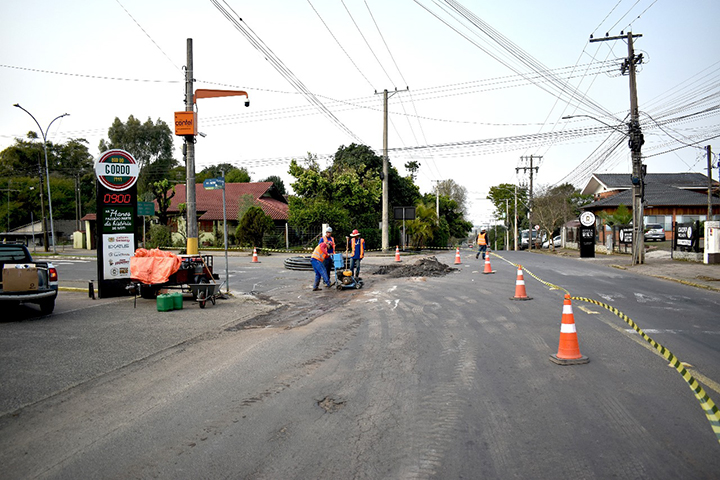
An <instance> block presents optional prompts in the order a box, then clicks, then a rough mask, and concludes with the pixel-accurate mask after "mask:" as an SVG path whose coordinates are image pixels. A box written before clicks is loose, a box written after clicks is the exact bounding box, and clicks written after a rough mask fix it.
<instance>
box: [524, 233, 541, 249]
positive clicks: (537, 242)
mask: <svg viewBox="0 0 720 480" xmlns="http://www.w3.org/2000/svg"><path fill="white" fill-rule="evenodd" d="M532 238H533V248H540V247H541V246H542V242H541V241H540V239H539V238H538V232H537V230H533V232H532ZM526 248H528V231H527V230H523V231H522V232H521V233H520V250H525V249H526Z"/></svg>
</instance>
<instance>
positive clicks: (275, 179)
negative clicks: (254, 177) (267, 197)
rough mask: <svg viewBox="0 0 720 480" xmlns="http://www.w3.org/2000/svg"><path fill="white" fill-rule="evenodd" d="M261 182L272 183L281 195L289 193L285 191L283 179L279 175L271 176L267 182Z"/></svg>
mask: <svg viewBox="0 0 720 480" xmlns="http://www.w3.org/2000/svg"><path fill="white" fill-rule="evenodd" d="M260 181H261V182H272V183H273V184H274V185H275V188H277V189H278V191H279V192H280V194H281V195H286V194H287V192H286V191H285V183H283V181H282V178H280V177H278V176H277V175H270V176H269V177H267V178H266V179H265V180H260Z"/></svg>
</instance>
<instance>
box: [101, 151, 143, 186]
mask: <svg viewBox="0 0 720 480" xmlns="http://www.w3.org/2000/svg"><path fill="white" fill-rule="evenodd" d="M138 172H139V168H138V164H137V162H136V161H135V158H133V156H132V155H130V154H129V153H128V152H126V151H125V150H108V151H107V152H104V153H102V154H101V155H100V158H99V159H98V161H97V163H96V164H95V176H97V179H98V181H99V182H100V183H101V184H102V185H103V186H104V187H105V188H107V189H109V190H115V191H117V192H121V191H123V190H127V189H128V188H130V187H132V186H133V185H135V182H137V179H138Z"/></svg>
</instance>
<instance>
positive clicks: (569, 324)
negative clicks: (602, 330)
mask: <svg viewBox="0 0 720 480" xmlns="http://www.w3.org/2000/svg"><path fill="white" fill-rule="evenodd" d="M550 361H551V362H554V363H557V364H558V365H581V364H583V363H588V362H589V361H590V360H589V359H588V358H587V357H584V356H583V355H581V354H580V346H579V345H578V338H577V331H576V330H575V316H574V315H573V311H572V304H571V303H570V295H567V294H566V295H565V302H564V303H563V311H562V324H561V325H560V344H559V345H558V353H557V354H553V355H550Z"/></svg>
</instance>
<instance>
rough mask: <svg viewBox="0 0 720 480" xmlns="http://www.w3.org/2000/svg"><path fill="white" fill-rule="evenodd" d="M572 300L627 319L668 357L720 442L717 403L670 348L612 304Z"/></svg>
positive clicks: (642, 335)
mask: <svg viewBox="0 0 720 480" xmlns="http://www.w3.org/2000/svg"><path fill="white" fill-rule="evenodd" d="M571 299H572V300H579V301H581V302H587V303H592V304H593V305H597V306H599V307H602V308H604V309H606V310H609V311H611V312H612V313H614V314H615V315H617V316H618V317H620V318H621V319H622V320H624V321H625V323H627V324H628V325H630V327H632V329H633V330H635V331H636V332H637V333H639V334H640V336H641V337H642V338H643V339H645V341H646V342H648V343H649V344H650V345H652V347H653V348H654V349H655V350H657V351H658V352H659V353H660V354H661V355H662V356H663V357H665V359H667V361H668V362H670V365H672V366H673V368H675V370H677V371H678V373H680V375H681V376H682V377H683V379H684V380H685V382H686V383H687V384H688V386H690V389H691V390H692V391H693V393H694V394H695V398H697V400H698V402H700V407H701V408H702V409H703V411H704V412H705V416H706V417H707V419H708V421H709V422H710V426H711V427H712V429H713V432H715V436H716V437H717V439H718V442H720V412H719V411H718V408H717V406H715V403H714V402H713V401H712V399H711V398H710V397H709V396H708V394H707V393H705V390H703V388H702V385H700V383H699V382H698V381H697V380H696V379H695V377H693V376H692V375H691V374H690V372H688V371H687V369H686V368H685V366H684V365H683V364H682V362H681V361H680V360H679V359H678V358H677V357H676V356H675V355H673V354H672V352H671V351H670V350H668V349H667V348H665V347H663V346H662V345H660V344H659V343H658V342H656V341H655V340H653V339H652V338H650V337H649V336H648V335H647V334H646V333H645V332H643V331H642V329H641V328H640V327H638V326H637V324H636V323H635V322H633V321H632V319H630V317H628V316H627V315H625V314H624V313H622V312H621V311H620V310H618V309H617V308H615V307H612V306H610V305H607V304H605V303H602V302H598V301H597V300H593V299H592V298H585V297H571Z"/></svg>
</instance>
